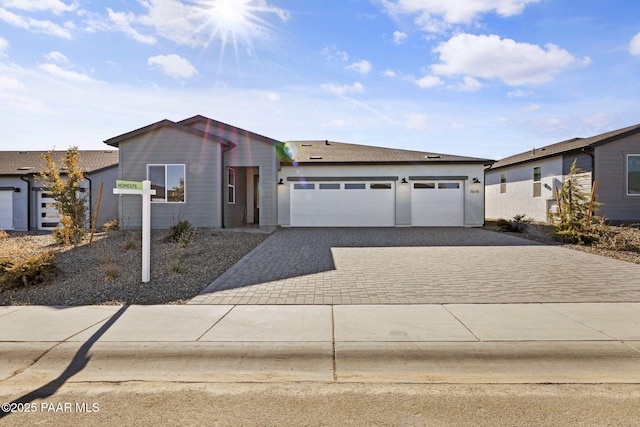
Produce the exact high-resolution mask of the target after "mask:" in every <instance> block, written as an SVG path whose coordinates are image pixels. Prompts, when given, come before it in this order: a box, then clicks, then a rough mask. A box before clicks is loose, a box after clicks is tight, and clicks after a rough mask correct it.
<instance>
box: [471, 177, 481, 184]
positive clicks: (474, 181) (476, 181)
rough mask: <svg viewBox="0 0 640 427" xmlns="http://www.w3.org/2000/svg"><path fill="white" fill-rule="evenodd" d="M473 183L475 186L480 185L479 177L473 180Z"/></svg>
mask: <svg viewBox="0 0 640 427" xmlns="http://www.w3.org/2000/svg"><path fill="white" fill-rule="evenodd" d="M473 183H474V184H480V180H479V179H478V177H477V176H476V177H475V178H473Z"/></svg>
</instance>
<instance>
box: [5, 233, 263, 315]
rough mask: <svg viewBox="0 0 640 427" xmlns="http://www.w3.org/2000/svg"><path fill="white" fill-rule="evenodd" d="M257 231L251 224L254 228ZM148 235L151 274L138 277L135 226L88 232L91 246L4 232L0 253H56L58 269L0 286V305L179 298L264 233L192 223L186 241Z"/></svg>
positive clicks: (226, 266)
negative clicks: (49, 275) (28, 282)
mask: <svg viewBox="0 0 640 427" xmlns="http://www.w3.org/2000/svg"><path fill="white" fill-rule="evenodd" d="M256 231H257V230H256ZM167 234H168V232H167V231H166V230H158V231H153V232H152V235H151V280H150V281H149V282H148V283H142V281H141V277H142V272H141V264H142V260H141V257H142V255H141V241H142V240H141V235H140V232H139V231H122V230H121V231H111V232H108V233H99V234H96V235H95V236H94V239H93V242H92V244H91V246H89V245H88V244H86V243H85V244H83V245H81V246H79V247H77V248H74V247H65V246H61V245H58V244H56V243H55V241H54V239H53V237H52V235H51V234H49V233H47V234H40V235H34V234H26V233H10V234H9V235H8V237H6V238H3V239H0V255H2V256H3V257H5V256H10V257H11V256H12V254H14V255H13V256H16V255H15V254H37V253H41V252H43V251H45V250H52V251H54V252H55V253H56V258H55V265H56V266H57V269H58V270H59V274H58V275H57V276H56V277H55V278H54V279H52V280H50V281H49V282H48V283H45V284H41V285H35V286H29V287H21V288H12V289H6V290H2V291H0V305H31V304H33V305H63V306H74V305H94V304H185V303H187V302H188V301H189V300H190V299H191V298H193V297H194V296H196V295H198V293H200V291H202V290H203V289H204V288H205V287H206V286H207V285H209V284H210V283H211V282H213V281H214V280H215V279H216V278H217V277H218V276H220V275H221V274H222V273H224V272H225V271H226V270H228V269H229V268H230V267H231V266H232V265H234V264H235V263H236V262H238V261H239V260H240V259H241V258H242V257H244V256H245V255H246V254H247V253H249V252H250V251H251V250H252V249H253V248H255V247H256V246H257V245H259V244H260V243H261V242H262V241H263V240H264V239H266V238H267V237H268V234H264V233H259V232H235V231H221V230H212V229H198V230H196V231H195V234H194V235H193V237H192V239H191V241H190V242H189V243H188V244H187V245H186V246H185V247H182V246H181V244H179V243H170V242H164V241H163V238H164V237H165V236H166V235H167Z"/></svg>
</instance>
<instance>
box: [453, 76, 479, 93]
mask: <svg viewBox="0 0 640 427" xmlns="http://www.w3.org/2000/svg"><path fill="white" fill-rule="evenodd" d="M482 86H483V85H482V83H480V82H479V81H478V80H476V79H474V78H473V77H469V76H465V77H464V79H463V80H462V82H461V83H460V84H459V85H458V90H460V91H462V92H475V91H477V90H480V88H482Z"/></svg>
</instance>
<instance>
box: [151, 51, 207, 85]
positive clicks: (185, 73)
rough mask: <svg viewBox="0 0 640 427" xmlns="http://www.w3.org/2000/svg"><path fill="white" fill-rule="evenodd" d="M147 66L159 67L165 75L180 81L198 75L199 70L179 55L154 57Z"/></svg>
mask: <svg viewBox="0 0 640 427" xmlns="http://www.w3.org/2000/svg"><path fill="white" fill-rule="evenodd" d="M147 64H148V65H156V66H158V67H159V68H160V69H161V70H162V72H163V73H165V74H166V75H168V76H171V77H173V78H175V79H178V80H182V79H189V78H191V77H193V76H195V75H196V74H198V70H196V68H195V67H194V66H193V65H191V63H190V62H189V61H187V60H186V59H184V58H182V57H181V56H178V55H157V56H152V57H151V58H149V59H148V60H147Z"/></svg>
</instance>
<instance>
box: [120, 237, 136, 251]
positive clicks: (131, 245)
mask: <svg viewBox="0 0 640 427" xmlns="http://www.w3.org/2000/svg"><path fill="white" fill-rule="evenodd" d="M137 247H138V243H136V240H135V239H134V238H133V237H128V238H127V240H125V241H124V243H123V245H122V252H127V251H131V250H134V249H135V248H137Z"/></svg>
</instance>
